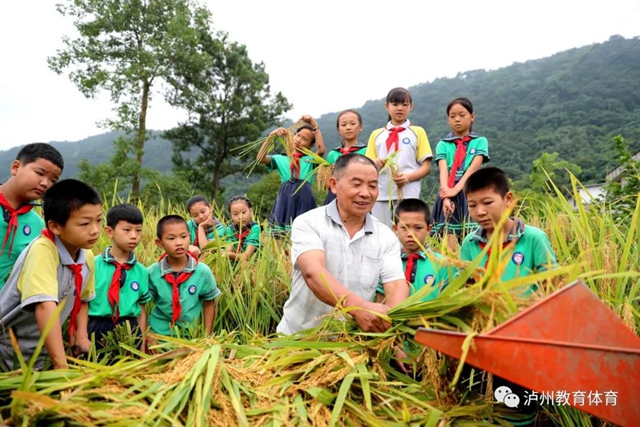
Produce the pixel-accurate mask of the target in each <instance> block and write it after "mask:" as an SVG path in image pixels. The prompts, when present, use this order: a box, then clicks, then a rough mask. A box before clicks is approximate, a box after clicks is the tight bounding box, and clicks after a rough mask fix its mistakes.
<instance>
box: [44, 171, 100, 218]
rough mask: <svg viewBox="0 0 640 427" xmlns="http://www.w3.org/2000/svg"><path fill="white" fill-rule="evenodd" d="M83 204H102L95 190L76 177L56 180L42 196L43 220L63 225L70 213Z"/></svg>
mask: <svg viewBox="0 0 640 427" xmlns="http://www.w3.org/2000/svg"><path fill="white" fill-rule="evenodd" d="M85 205H102V199H101V198H100V195H99V194H98V192H97V191H96V190H94V189H93V188H91V187H90V186H89V185H87V184H85V183H84V182H82V181H78V180H77V179H63V180H61V181H58V182H56V183H55V184H53V185H52V186H51V188H49V189H48V190H47V192H46V193H44V196H42V210H43V211H44V222H45V224H48V223H49V221H53V222H55V223H57V224H59V225H61V226H64V225H65V224H66V223H67V221H68V220H69V217H70V216H71V213H72V212H73V211H76V210H78V209H80V208H81V207H83V206H85Z"/></svg>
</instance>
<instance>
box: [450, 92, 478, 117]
mask: <svg viewBox="0 0 640 427" xmlns="http://www.w3.org/2000/svg"><path fill="white" fill-rule="evenodd" d="M458 104H459V105H462V107H463V108H464V109H465V110H467V111H468V112H469V114H473V104H472V103H471V101H470V100H469V98H465V97H464V96H460V97H458V98H454V99H452V100H451V102H449V104H447V116H448V115H449V111H451V108H453V106H454V105H458Z"/></svg>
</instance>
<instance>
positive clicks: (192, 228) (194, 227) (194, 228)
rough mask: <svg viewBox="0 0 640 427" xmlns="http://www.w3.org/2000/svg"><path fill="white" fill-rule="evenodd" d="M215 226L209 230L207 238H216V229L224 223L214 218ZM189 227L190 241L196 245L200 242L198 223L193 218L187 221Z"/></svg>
mask: <svg viewBox="0 0 640 427" xmlns="http://www.w3.org/2000/svg"><path fill="white" fill-rule="evenodd" d="M213 222H214V226H213V227H211V228H210V229H208V230H207V240H215V238H216V229H217V228H218V227H219V226H221V225H222V224H221V223H220V221H218V220H217V219H215V218H214V219H213ZM187 229H188V230H189V238H190V240H189V242H190V244H192V245H196V246H197V243H198V224H196V222H195V221H194V220H193V218H191V219H190V220H189V221H187Z"/></svg>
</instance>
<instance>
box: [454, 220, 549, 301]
mask: <svg viewBox="0 0 640 427" xmlns="http://www.w3.org/2000/svg"><path fill="white" fill-rule="evenodd" d="M514 221H515V222H516V224H515V227H514V230H512V232H511V233H509V235H508V236H507V237H506V238H505V241H504V242H503V245H507V244H509V243H510V242H512V241H513V240H514V239H515V240H516V243H515V247H514V248H513V249H510V250H509V251H507V255H508V256H509V257H510V258H511V259H510V260H509V263H508V264H507V265H506V267H505V269H504V272H503V273H502V277H501V278H502V280H503V281H508V280H511V279H514V278H516V277H522V276H528V275H530V274H533V273H535V272H539V271H544V270H547V269H548V268H549V267H551V268H553V267H555V266H557V265H558V263H557V261H556V257H555V254H554V253H553V249H552V248H551V243H550V242H549V238H548V237H547V235H546V234H545V232H544V231H542V230H540V229H539V228H536V227H534V226H532V225H525V223H524V222H523V221H522V220H520V219H517V218H515V219H514ZM487 243H488V241H487V238H486V230H484V229H483V228H482V227H479V228H478V230H477V231H476V232H475V233H472V234H469V235H468V236H467V237H466V238H465V239H464V241H463V242H462V246H461V247H460V259H461V260H463V261H473V260H475V259H476V258H477V257H478V256H480V253H481V252H482V250H483V246H484V245H485V244H487ZM487 260H488V257H487V254H485V255H483V256H482V260H481V261H480V262H481V263H483V264H482V265H486V263H487ZM535 290H536V286H535V285H533V284H532V285H529V286H528V287H527V288H526V289H525V290H524V291H523V295H528V294H530V293H531V292H533V291H535Z"/></svg>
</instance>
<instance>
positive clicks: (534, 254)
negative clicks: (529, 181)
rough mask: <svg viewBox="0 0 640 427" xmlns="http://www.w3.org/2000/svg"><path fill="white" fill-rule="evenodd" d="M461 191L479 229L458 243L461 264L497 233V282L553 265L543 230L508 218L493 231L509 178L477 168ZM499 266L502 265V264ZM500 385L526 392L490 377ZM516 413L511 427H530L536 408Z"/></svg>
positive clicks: (526, 289) (506, 201) (530, 288)
mask: <svg viewBox="0 0 640 427" xmlns="http://www.w3.org/2000/svg"><path fill="white" fill-rule="evenodd" d="M464 192H465V196H466V198H467V205H468V209H469V215H470V216H471V219H473V220H474V221H475V222H477V223H478V224H479V225H480V227H479V228H478V229H477V230H476V232H475V233H472V234H469V235H467V237H466V238H465V239H464V241H463V242H462V246H461V247H460V258H461V259H462V260H463V261H473V260H475V259H476V258H477V257H479V256H480V255H481V253H482V251H483V249H484V248H485V245H486V244H488V242H489V240H490V239H491V237H492V236H493V235H494V233H499V235H498V237H499V238H500V239H501V240H502V247H503V251H502V257H503V259H501V261H506V266H505V267H504V271H503V272H502V276H501V280H503V281H508V280H510V279H514V278H516V277H523V276H528V275H530V274H533V273H535V272H539V271H544V270H547V269H550V268H554V267H556V266H557V261H556V257H555V255H554V253H553V249H552V248H551V244H550V243H549V238H548V237H547V235H546V234H545V232H544V231H542V230H540V229H539V228H536V227H534V226H531V225H527V224H525V223H524V222H523V221H522V220H520V219H518V218H514V217H512V218H509V219H508V220H507V221H506V222H505V224H504V226H503V228H502V229H501V230H497V229H496V225H497V224H498V223H499V222H500V219H501V218H502V217H503V215H504V214H505V213H506V212H508V210H509V209H510V207H511V205H512V203H513V194H512V193H511V191H510V190H509V179H508V178H507V176H506V174H505V173H504V172H503V171H502V170H500V169H498V168H496V167H487V168H482V169H478V170H477V171H475V172H474V173H472V174H471V175H470V176H469V178H468V179H467V182H466V183H465V187H464ZM490 251H491V249H489V251H488V253H487V254H484V255H482V260H481V262H482V263H484V264H483V265H484V266H485V267H486V266H487V263H488V260H489V258H490V255H491V254H490ZM507 257H508V259H507ZM502 264H503V265H504V262H503V263H502ZM536 288H537V287H536V285H535V284H530V285H524V286H523V287H522V288H520V289H517V290H516V292H517V293H518V294H520V296H527V295H530V294H532V293H533V292H535V290H536ZM466 369H467V370H469V369H468V368H466ZM463 375H464V374H463ZM501 386H506V387H509V388H510V389H511V390H512V391H513V392H514V393H515V394H516V395H518V396H524V395H525V394H526V393H528V391H525V389H524V388H522V387H520V386H518V385H517V384H514V383H512V382H510V381H507V380H505V379H504V378H500V377H498V376H494V377H493V389H494V390H495V389H497V388H498V387H501ZM518 412H520V414H521V417H519V418H515V417H514V418H513V419H512V420H509V421H510V422H511V423H512V425H514V426H533V425H534V424H535V420H536V417H537V408H536V406H533V405H532V406H523V405H521V406H520V407H519V408H518Z"/></svg>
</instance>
